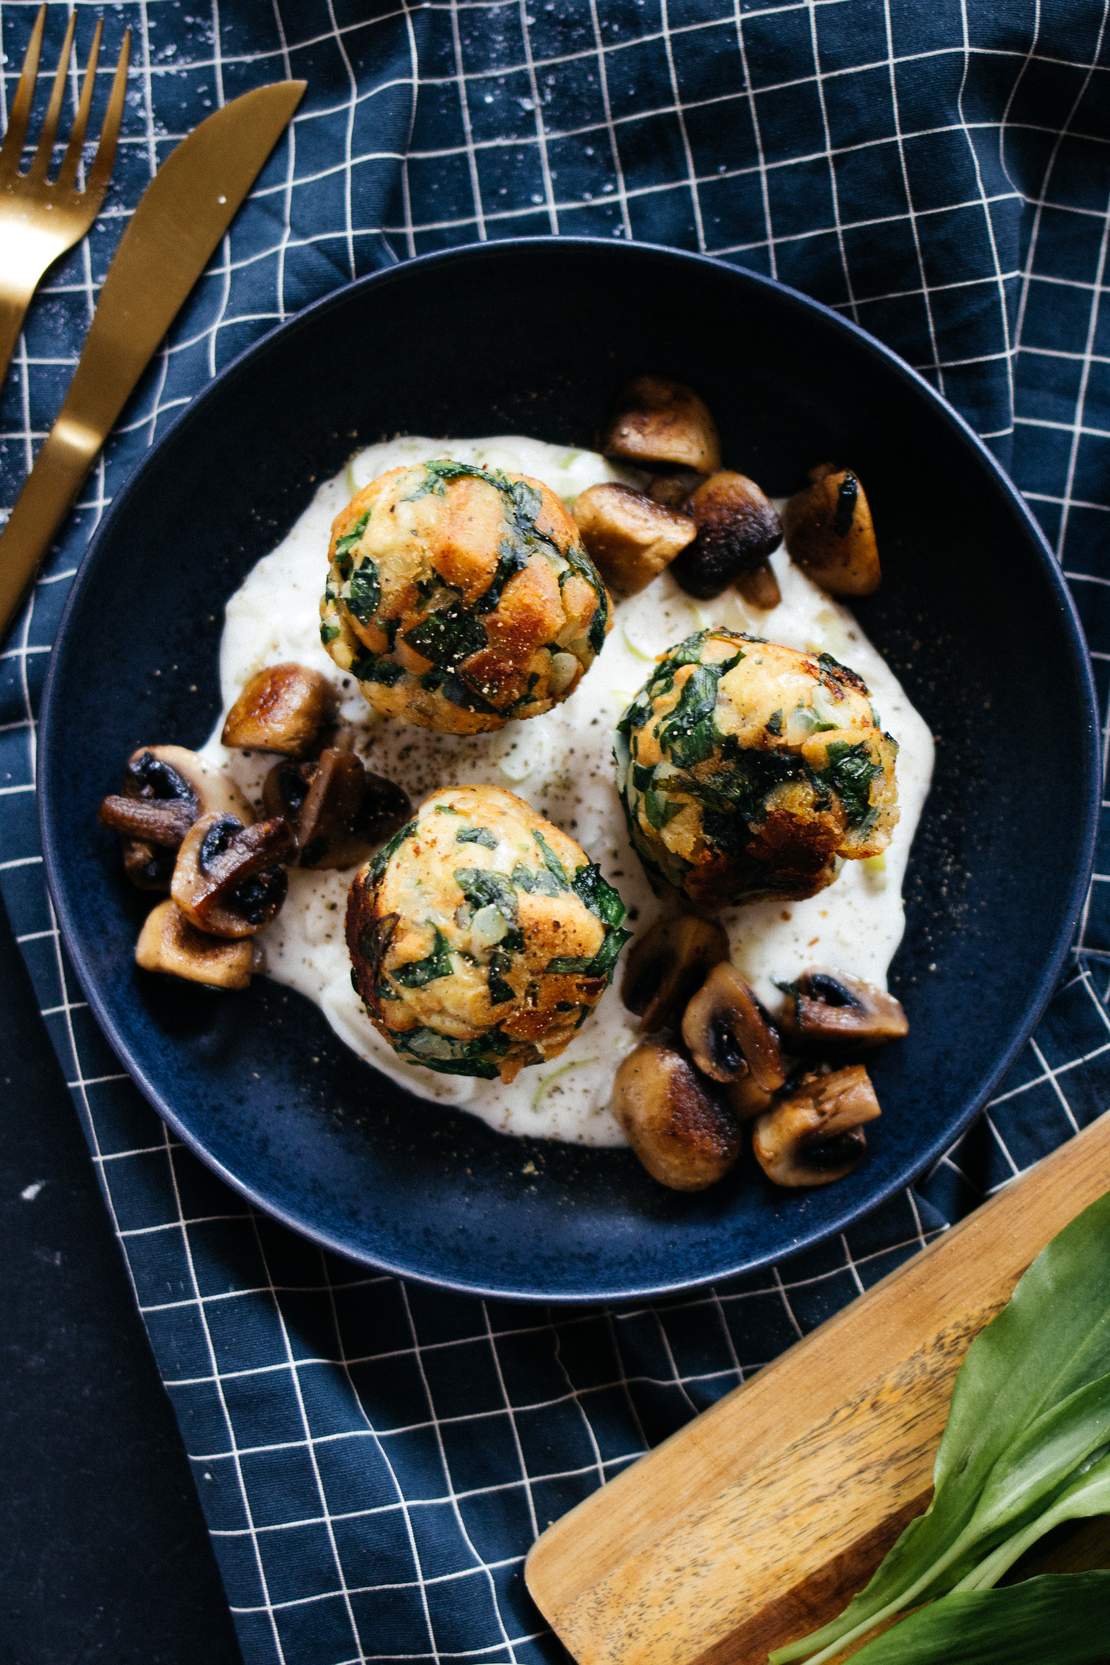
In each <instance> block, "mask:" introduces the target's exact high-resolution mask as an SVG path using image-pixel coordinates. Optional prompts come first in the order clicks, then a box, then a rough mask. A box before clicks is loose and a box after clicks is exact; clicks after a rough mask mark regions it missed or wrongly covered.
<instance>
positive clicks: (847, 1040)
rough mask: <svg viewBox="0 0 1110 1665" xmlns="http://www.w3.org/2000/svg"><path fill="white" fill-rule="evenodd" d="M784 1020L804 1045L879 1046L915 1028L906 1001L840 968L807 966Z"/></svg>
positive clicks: (790, 1033)
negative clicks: (904, 1004)
mask: <svg viewBox="0 0 1110 1665" xmlns="http://www.w3.org/2000/svg"><path fill="white" fill-rule="evenodd" d="M780 1022H781V1024H782V1028H783V1030H784V1032H785V1033H786V1034H787V1035H788V1036H789V1037H790V1039H791V1040H792V1041H794V1042H796V1043H797V1044H799V1045H807V1046H808V1045H811V1044H812V1045H818V1046H823V1047H824V1046H828V1045H829V1044H830V1043H831V1044H833V1045H837V1046H855V1047H873V1046H882V1045H883V1044H884V1042H886V1041H897V1040H900V1039H901V1038H902V1036H903V1035H908V1034H909V1030H910V1025H909V1020H908V1019H907V1017H906V1013H905V1009H904V1007H903V1005H902V1002H901V1001H900V1000H899V999H898V998H897V997H896V996H895V995H893V994H888V993H887V991H886V990H885V989H878V988H876V987H875V986H874V984H873V983H863V982H860V981H859V979H858V978H855V977H845V976H843V975H842V974H841V973H840V972H834V971H818V970H813V971H804V972H803V973H802V975H801V976H800V977H799V978H798V980H797V982H796V983H794V984H793V985H792V987H791V988H790V990H789V992H788V995H787V1000H786V1004H785V1005H784V1007H783V1010H782V1014H781V1018H780Z"/></svg>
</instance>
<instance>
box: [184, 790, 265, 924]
mask: <svg viewBox="0 0 1110 1665" xmlns="http://www.w3.org/2000/svg"><path fill="white" fill-rule="evenodd" d="M295 849H296V840H295V839H294V837H293V833H292V830H291V828H290V826H289V823H288V821H286V820H284V819H282V818H281V817H280V816H279V817H274V818H273V819H271V820H268V821H256V822H255V823H254V825H253V826H250V827H244V825H243V823H242V822H241V821H240V820H239V818H238V816H237V815H202V816H201V818H200V820H199V821H197V822H195V823H194V824H193V826H192V827H191V828H190V829H189V831H188V833H187V834H186V835H185V841H184V843H183V844H182V846H181V849H180V850H179V851H178V856H177V863H176V865H175V867H174V870H173V882H172V884H171V886H170V895H171V896H172V897H173V900H174V901H175V902H176V903H177V906H178V907H179V908H180V909H181V911H182V913H183V914H185V916H186V918H187V919H189V920H191V922H192V923H193V924H194V925H195V926H196V927H197V929H198V930H201V931H208V932H210V933H211V934H212V935H213V936H217V937H249V936H253V935H254V933H255V932H256V931H259V930H261V929H262V927H263V925H268V924H269V922H270V920H271V919H273V917H274V915H275V914H276V913H277V911H278V909H279V908H280V907H281V904H282V903H283V902H284V900H285V892H286V889H287V887H288V882H289V881H288V877H287V875H286V872H285V868H284V866H282V865H281V864H282V863H283V862H286V861H289V860H290V859H291V857H292V855H293V853H294V851H295Z"/></svg>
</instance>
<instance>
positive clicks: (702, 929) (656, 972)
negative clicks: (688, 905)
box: [621, 913, 728, 1034]
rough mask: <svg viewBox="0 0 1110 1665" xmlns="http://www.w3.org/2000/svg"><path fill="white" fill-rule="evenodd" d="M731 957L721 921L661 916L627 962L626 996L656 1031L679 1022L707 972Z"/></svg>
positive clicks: (648, 1027)
mask: <svg viewBox="0 0 1110 1665" xmlns="http://www.w3.org/2000/svg"><path fill="white" fill-rule="evenodd" d="M727 959H728V936H727V935H726V933H725V930H724V927H723V926H721V925H719V924H718V923H717V921H716V920H713V919H702V918H701V917H700V916H699V915H698V914H694V913H682V914H676V915H671V916H669V917H666V918H663V919H657V920H656V922H655V924H654V925H652V926H651V928H650V929H649V930H647V931H645V932H644V934H643V936H640V937H637V938H636V941H635V942H634V943H633V944H632V947H631V948H630V949H629V952H628V958H627V959H626V961H625V967H624V979H623V981H622V983H621V999H622V1000H623V1001H624V1003H625V1005H626V1006H627V1007H628V1010H629V1011H630V1012H635V1013H636V1015H637V1017H639V1019H640V1027H641V1028H642V1029H645V1030H647V1031H648V1033H649V1034H650V1033H652V1032H653V1031H654V1030H656V1029H665V1028H666V1027H667V1025H668V1024H672V1023H677V1022H678V1019H679V1015H680V1013H681V1012H682V1010H683V1008H684V1007H685V1005H686V1002H687V1001H688V1000H689V999H690V997H691V995H692V994H694V993H695V992H696V990H697V989H698V988H699V987H700V986H701V984H702V983H703V982H704V980H705V975H706V972H708V971H709V970H710V969H711V968H712V967H713V966H715V965H716V964H717V963H718V961H720V960H727Z"/></svg>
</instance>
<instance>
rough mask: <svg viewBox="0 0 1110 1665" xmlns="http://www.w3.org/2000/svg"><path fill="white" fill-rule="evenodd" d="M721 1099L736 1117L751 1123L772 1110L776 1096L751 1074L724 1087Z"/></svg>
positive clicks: (740, 1077)
mask: <svg viewBox="0 0 1110 1665" xmlns="http://www.w3.org/2000/svg"><path fill="white" fill-rule="evenodd" d="M721 1097H722V1098H723V1099H724V1101H725V1103H726V1104H727V1105H728V1107H729V1109H730V1110H731V1111H732V1113H733V1115H734V1116H738V1117H739V1118H740V1120H741V1121H742V1122H750V1121H752V1120H753V1118H754V1117H756V1116H762V1114H763V1112H764V1111H765V1110H769V1109H770V1108H771V1105H772V1104H773V1103H774V1098H775V1095H774V1093H769V1092H768V1091H767V1090H766V1088H764V1087H761V1086H760V1085H759V1083H758V1082H757V1081H756V1079H755V1076H754V1075H750V1074H749V1075H741V1076H739V1077H738V1078H737V1079H736V1080H735V1081H729V1082H728V1083H727V1084H725V1085H724V1086H722V1088H721Z"/></svg>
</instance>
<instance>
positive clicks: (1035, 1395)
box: [771, 1193, 1110, 1665]
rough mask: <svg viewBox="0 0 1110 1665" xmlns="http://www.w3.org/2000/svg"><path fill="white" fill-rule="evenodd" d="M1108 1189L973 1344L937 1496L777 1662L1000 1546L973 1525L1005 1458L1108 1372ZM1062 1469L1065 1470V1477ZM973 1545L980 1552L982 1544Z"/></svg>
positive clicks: (819, 1652)
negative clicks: (861, 1580) (857, 1588)
mask: <svg viewBox="0 0 1110 1665" xmlns="http://www.w3.org/2000/svg"><path fill="white" fill-rule="evenodd" d="M1108 1286H1110V1193H1108V1194H1107V1195H1106V1196H1104V1197H1102V1198H1100V1199H1099V1201H1098V1202H1096V1203H1093V1204H1092V1205H1091V1207H1090V1208H1088V1209H1086V1210H1084V1212H1083V1213H1082V1214H1080V1215H1079V1216H1078V1218H1077V1219H1075V1220H1073V1221H1072V1222H1071V1224H1070V1225H1069V1226H1067V1227H1065V1229H1064V1230H1063V1231H1062V1232H1060V1234H1059V1235H1058V1236H1057V1237H1055V1238H1054V1239H1053V1241H1052V1242H1051V1243H1050V1244H1049V1245H1048V1247H1047V1248H1046V1249H1045V1250H1044V1251H1043V1252H1042V1253H1041V1254H1040V1255H1038V1257H1037V1259H1036V1260H1035V1261H1034V1262H1033V1264H1032V1266H1031V1267H1030V1268H1029V1270H1028V1271H1027V1272H1026V1274H1025V1276H1024V1277H1023V1278H1022V1279H1021V1282H1020V1283H1019V1284H1018V1286H1017V1288H1016V1289H1015V1291H1014V1294H1013V1296H1012V1298H1011V1299H1010V1301H1009V1303H1008V1304H1007V1305H1006V1306H1005V1307H1003V1309H1002V1311H1001V1312H1000V1313H999V1315H998V1317H997V1318H996V1319H994V1321H993V1322H992V1323H990V1324H988V1325H987V1327H986V1329H985V1330H983V1331H982V1332H981V1334H980V1335H979V1336H977V1337H976V1339H975V1341H973V1342H972V1344H971V1346H970V1347H969V1348H968V1351H967V1356H966V1358H965V1359H964V1362H963V1364H962V1365H961V1367H960V1371H959V1374H958V1376H957V1377H956V1386H955V1390H954V1392H953V1395H952V1406H951V1409H950V1411H949V1413H948V1425H947V1427H946V1428H945V1430H944V1438H943V1439H942V1441H941V1445H940V1450H939V1451H938V1453H937V1460H936V1465H935V1468H934V1471H933V1482H934V1487H935V1490H934V1493H933V1501H932V1503H931V1504H930V1506H929V1508H928V1510H927V1511H926V1513H925V1514H923V1515H919V1516H918V1517H917V1519H916V1520H913V1521H911V1522H910V1524H909V1526H908V1527H907V1528H906V1530H905V1531H904V1532H903V1533H902V1536H901V1537H900V1538H899V1539H898V1541H897V1543H896V1544H895V1545H894V1547H893V1548H892V1549H891V1550H890V1552H889V1553H888V1555H887V1556H886V1559H885V1560H884V1561H883V1562H882V1563H881V1564H880V1566H879V1568H878V1570H877V1571H876V1573H875V1574H874V1576H873V1577H872V1579H871V1582H870V1583H869V1584H868V1585H867V1587H866V1588H865V1589H864V1590H862V1591H861V1592H860V1594H859V1595H858V1596H856V1598H855V1599H854V1601H852V1602H851V1603H850V1604H849V1606H848V1607H847V1608H845V1610H844V1612H843V1613H841V1614H840V1616H839V1617H838V1618H836V1619H834V1620H832V1622H831V1623H830V1624H827V1625H825V1626H824V1627H823V1628H822V1629H821V1630H818V1631H815V1632H814V1633H813V1635H811V1636H808V1637H805V1638H803V1639H802V1640H801V1641H799V1642H792V1643H790V1644H789V1645H788V1646H787V1647H785V1648H779V1649H778V1650H777V1651H776V1652H775V1653H774V1654H772V1656H771V1660H772V1665H789V1662H790V1661H793V1660H797V1659H808V1660H810V1665H823V1662H824V1661H825V1660H827V1659H830V1658H832V1657H833V1655H834V1654H835V1653H836V1652H837V1651H838V1645H839V1647H843V1646H844V1644H845V1643H846V1642H848V1641H854V1640H855V1639H856V1638H858V1637H859V1636H862V1635H864V1634H865V1633H866V1632H867V1631H868V1630H869V1629H870V1628H871V1626H872V1625H873V1624H874V1623H876V1622H877V1620H879V1619H880V1618H885V1617H888V1616H890V1615H891V1614H893V1613H898V1612H901V1610H902V1609H903V1608H904V1607H906V1606H908V1605H909V1604H910V1602H911V1601H912V1602H920V1601H922V1600H924V1599H926V1598H927V1597H929V1596H936V1595H940V1594H942V1593H943V1591H944V1590H946V1589H951V1588H952V1586H953V1585H955V1584H956V1583H958V1582H959V1581H960V1579H961V1578H963V1577H964V1576H965V1575H966V1574H967V1572H968V1571H969V1569H970V1567H971V1566H972V1565H974V1563H975V1561H977V1560H981V1559H982V1557H983V1555H984V1554H985V1553H988V1552H989V1550H990V1548H992V1547H993V1544H992V1543H990V1542H987V1543H984V1542H983V1541H982V1539H979V1540H978V1541H977V1539H976V1535H975V1534H974V1533H971V1534H969V1533H968V1531H967V1529H968V1527H969V1525H970V1523H971V1521H972V1518H973V1516H974V1514H975V1511H976V1509H977V1507H978V1505H979V1502H980V1499H981V1497H982V1494H983V1490H984V1487H985V1485H986V1483H987V1479H988V1477H989V1476H990V1474H991V1471H992V1470H993V1469H994V1467H995V1465H996V1464H997V1463H998V1462H999V1460H1000V1459H1001V1458H1002V1457H1003V1456H1004V1455H1005V1454H1006V1453H1008V1452H1010V1451H1011V1449H1012V1448H1013V1447H1015V1446H1016V1444H1017V1442H1018V1441H1019V1440H1020V1439H1021V1438H1022V1436H1023V1435H1024V1434H1025V1432H1026V1430H1027V1429H1029V1428H1030V1427H1031V1426H1032V1424H1033V1423H1035V1422H1036V1421H1037V1419H1038V1418H1039V1417H1041V1416H1042V1415H1043V1414H1044V1413H1045V1412H1046V1411H1051V1410H1052V1408H1053V1407H1055V1406H1057V1405H1059V1404H1060V1403H1061V1402H1062V1401H1063V1400H1065V1399H1067V1398H1068V1397H1069V1396H1070V1395H1072V1394H1074V1393H1075V1392H1076V1390H1077V1389H1080V1388H1082V1387H1085V1386H1087V1385H1088V1384H1090V1383H1091V1382H1094V1381H1096V1380H1097V1379H1098V1378H1099V1377H1100V1376H1103V1375H1105V1374H1106V1373H1107V1372H1110V1302H1107V1300H1106V1297H1105V1291H1106V1289H1107V1287H1108ZM1067 1478H1068V1475H1067V1473H1066V1472H1065V1473H1062V1474H1060V1475H1059V1476H1058V1481H1059V1483H1060V1484H1062V1483H1064V1482H1065V1481H1066V1480H1067ZM977 1548H978V1553H977V1554H976V1549H977Z"/></svg>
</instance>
